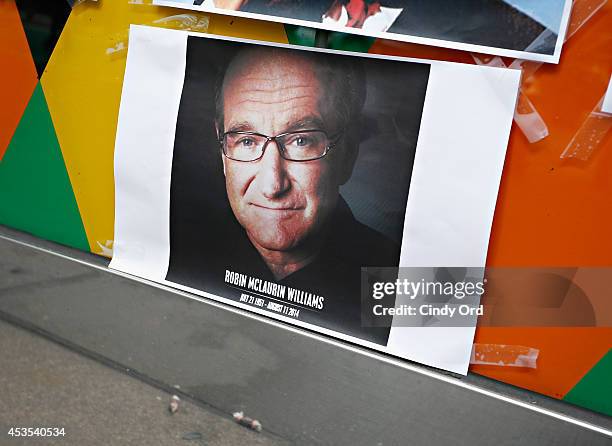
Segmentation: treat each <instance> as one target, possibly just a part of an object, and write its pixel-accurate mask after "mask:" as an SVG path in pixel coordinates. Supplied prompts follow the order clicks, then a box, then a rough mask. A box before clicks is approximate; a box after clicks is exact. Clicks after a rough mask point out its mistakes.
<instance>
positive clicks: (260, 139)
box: [220, 130, 332, 162]
mask: <svg viewBox="0 0 612 446" xmlns="http://www.w3.org/2000/svg"><path fill="white" fill-rule="evenodd" d="M272 141H274V142H275V143H276V146H277V147H278V150H279V152H280V155H281V156H282V157H283V158H284V159H286V160H288V161H297V162H301V161H314V160H317V159H320V158H323V157H324V156H325V155H327V153H328V152H329V151H330V149H331V148H332V142H331V140H330V139H329V137H328V136H327V133H325V132H324V131H322V130H300V131H298V132H287V133H281V134H280V135H276V136H267V135H262V134H261V133H256V132H226V133H224V134H223V137H222V138H221V141H220V143H221V146H222V148H223V154H224V155H225V156H226V157H227V158H229V159H231V160H234V161H243V162H250V161H257V160H259V159H261V158H262V157H263V155H264V152H265V151H266V147H268V144H269V143H270V142H272Z"/></svg>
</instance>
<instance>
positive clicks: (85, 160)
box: [41, 0, 287, 255]
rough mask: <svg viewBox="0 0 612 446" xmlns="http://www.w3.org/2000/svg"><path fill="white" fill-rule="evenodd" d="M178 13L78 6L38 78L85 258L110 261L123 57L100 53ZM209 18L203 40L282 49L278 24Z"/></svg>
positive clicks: (121, 2)
mask: <svg viewBox="0 0 612 446" xmlns="http://www.w3.org/2000/svg"><path fill="white" fill-rule="evenodd" d="M185 12H187V11H181V10H178V9H173V8H162V7H155V6H151V5H134V4H129V3H128V1H127V0H103V1H101V2H98V3H88V2H86V3H83V4H82V5H80V6H78V7H76V8H75V9H74V10H73V11H72V13H71V15H70V18H69V19H68V22H67V23H66V26H65V28H64V31H63V32H62V35H61V37H60V39H59V41H58V43H57V46H56V48H55V51H54V52H53V55H52V57H51V59H50V61H49V64H48V65H47V69H46V70H45V72H44V74H43V76H42V80H41V82H42V86H43V90H44V93H45V96H46V98H47V102H48V104H49V110H50V112H51V117H52V119H53V124H54V126H55V130H56V132H57V137H58V139H59V143H60V146H61V149H62V154H63V156H64V160H65V162H66V168H67V170H68V174H69V176H70V181H71V182H72V187H73V189H74V194H75V196H76V200H77V203H78V206H79V211H80V213H81V217H82V219H83V224H84V226H85V231H86V232H87V238H88V241H89V245H90V248H91V251H92V252H95V253H98V254H104V255H109V254H110V251H109V249H108V248H109V247H110V246H111V245H112V239H113V221H114V184H113V151H114V146H115V132H116V128H117V114H118V111H119V102H120V98H121V86H122V81H123V73H124V71H125V56H126V52H125V51H122V52H118V53H115V54H114V55H110V56H109V55H108V54H107V48H110V47H115V46H116V45H117V44H119V43H121V42H122V41H124V39H126V38H127V34H128V33H127V31H128V28H129V25H130V24H132V23H134V24H153V21H155V20H157V19H160V18H163V17H168V16H172V15H176V14H183V13H185ZM198 15H199V16H202V17H204V16H205V15H204V14H198ZM208 17H209V18H210V21H209V29H208V32H210V33H215V34H224V35H229V36H236V37H243V38H251V39H258V40H268V41H275V42H287V37H286V35H285V31H284V28H283V26H282V25H279V24H274V23H268V22H261V21H255V20H246V19H236V18H230V17H225V16H220V15H212V14H211V15H208Z"/></svg>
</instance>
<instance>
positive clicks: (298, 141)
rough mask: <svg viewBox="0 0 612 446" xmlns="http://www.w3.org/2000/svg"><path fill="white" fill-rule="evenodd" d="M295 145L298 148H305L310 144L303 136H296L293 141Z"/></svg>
mask: <svg viewBox="0 0 612 446" xmlns="http://www.w3.org/2000/svg"><path fill="white" fill-rule="evenodd" d="M295 143H296V144H297V145H298V146H307V145H308V144H310V140H309V139H308V138H306V137H303V136H298V137H297V138H296V139H295Z"/></svg>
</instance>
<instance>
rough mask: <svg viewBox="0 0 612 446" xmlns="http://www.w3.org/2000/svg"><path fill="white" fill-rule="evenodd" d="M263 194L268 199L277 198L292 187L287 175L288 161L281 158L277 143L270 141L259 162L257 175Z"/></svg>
mask: <svg viewBox="0 0 612 446" xmlns="http://www.w3.org/2000/svg"><path fill="white" fill-rule="evenodd" d="M257 177H258V180H259V187H260V191H261V193H262V194H263V195H264V196H265V197H266V198H277V197H278V196H280V195H282V194H283V193H285V192H286V191H288V190H289V189H290V187H291V181H290V180H289V176H288V175H287V161H286V160H285V159H284V158H283V157H282V156H281V154H280V148H279V147H278V144H277V143H276V141H270V142H269V143H268V146H267V147H266V150H265V152H264V154H263V157H262V158H261V159H260V160H259V171H258V173H257Z"/></svg>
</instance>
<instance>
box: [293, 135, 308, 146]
mask: <svg viewBox="0 0 612 446" xmlns="http://www.w3.org/2000/svg"><path fill="white" fill-rule="evenodd" d="M312 143H313V141H312V138H310V137H308V136H305V135H295V136H294V137H293V138H291V139H290V140H289V141H288V142H287V145H290V146H294V147H309V146H311V145H312Z"/></svg>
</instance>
